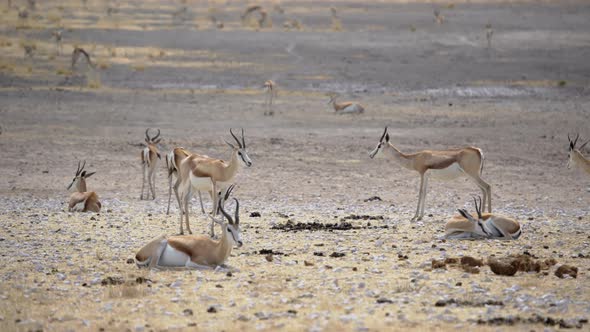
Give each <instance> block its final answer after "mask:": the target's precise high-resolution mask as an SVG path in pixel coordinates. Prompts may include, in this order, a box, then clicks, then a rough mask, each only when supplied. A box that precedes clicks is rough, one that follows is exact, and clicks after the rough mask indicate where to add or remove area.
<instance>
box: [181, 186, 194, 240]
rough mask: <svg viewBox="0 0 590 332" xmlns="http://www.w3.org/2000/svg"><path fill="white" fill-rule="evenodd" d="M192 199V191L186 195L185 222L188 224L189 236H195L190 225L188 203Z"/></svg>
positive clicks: (184, 204)
mask: <svg viewBox="0 0 590 332" xmlns="http://www.w3.org/2000/svg"><path fill="white" fill-rule="evenodd" d="M190 197H191V193H190V191H189V192H188V193H187V194H186V195H185V197H184V203H183V206H184V220H185V222H186V230H187V231H188V233H189V234H193V232H192V231H191V226H190V225H189V223H188V203H189V200H190Z"/></svg>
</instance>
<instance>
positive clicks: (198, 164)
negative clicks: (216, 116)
mask: <svg viewBox="0 0 590 332" xmlns="http://www.w3.org/2000/svg"><path fill="white" fill-rule="evenodd" d="M230 134H231V135H232V137H233V138H234V139H235V141H236V143H237V146H236V145H233V144H231V143H229V142H227V141H225V143H226V144H227V145H228V146H229V147H230V148H231V149H232V154H231V157H230V159H229V161H225V160H221V159H215V158H211V157H208V156H204V155H199V154H191V153H190V152H188V151H186V150H185V149H183V148H176V149H174V150H173V151H172V153H171V154H169V155H168V156H167V163H168V172H169V183H171V181H172V178H171V177H172V175H176V182H175V184H174V186H173V189H174V193H175V195H176V199H177V201H178V206H179V214H180V234H184V229H183V226H182V215H183V213H184V216H185V225H186V229H187V231H188V232H189V234H192V231H191V229H190V225H189V216H188V211H189V201H190V198H191V195H192V193H193V192H195V191H196V192H197V193H198V194H199V198H200V195H201V194H200V192H201V191H204V192H208V193H209V194H210V195H211V198H212V201H213V209H212V215H215V214H216V212H217V211H218V206H219V205H218V203H219V198H218V197H219V193H220V192H221V191H223V190H224V189H226V188H228V187H229V186H230V185H231V184H232V183H233V180H234V178H235V176H236V174H237V173H238V170H239V168H240V164H244V165H246V166H247V167H250V166H252V161H251V160H250V157H249V156H248V152H247V150H246V140H245V139H244V130H243V129H242V139H241V141H240V140H239V139H238V138H237V137H236V135H235V134H234V133H233V131H232V130H231V129H230ZM169 192H170V191H169ZM201 210H202V211H203V212H204V208H203V203H202V200H201ZM211 236H212V237H213V236H215V224H214V223H213V222H211Z"/></svg>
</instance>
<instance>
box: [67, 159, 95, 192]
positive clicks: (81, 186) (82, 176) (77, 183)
mask: <svg viewBox="0 0 590 332" xmlns="http://www.w3.org/2000/svg"><path fill="white" fill-rule="evenodd" d="M84 166H86V160H84V163H83V164H82V167H80V162H79V161H78V168H77V169H76V175H75V176H74V179H73V180H72V182H71V183H70V185H69V186H68V188H67V190H70V188H72V187H74V189H73V191H86V179H87V178H89V177H91V176H92V175H93V174H94V173H96V172H92V173H86V171H85V170H84Z"/></svg>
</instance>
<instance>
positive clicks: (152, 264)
mask: <svg viewBox="0 0 590 332" xmlns="http://www.w3.org/2000/svg"><path fill="white" fill-rule="evenodd" d="M167 244H168V241H167V240H165V239H164V240H162V241H160V245H159V246H158V247H157V248H156V250H155V252H154V254H153V255H152V257H151V259H150V265H149V268H150V269H153V268H154V267H158V263H159V262H160V257H162V253H163V252H164V249H166V245H167Z"/></svg>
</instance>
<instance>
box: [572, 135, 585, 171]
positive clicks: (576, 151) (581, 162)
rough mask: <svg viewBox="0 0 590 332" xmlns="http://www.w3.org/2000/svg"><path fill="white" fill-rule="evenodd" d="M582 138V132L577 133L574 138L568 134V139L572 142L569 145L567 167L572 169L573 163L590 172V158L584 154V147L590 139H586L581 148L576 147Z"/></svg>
mask: <svg viewBox="0 0 590 332" xmlns="http://www.w3.org/2000/svg"><path fill="white" fill-rule="evenodd" d="M579 138H580V134H576V138H574V139H573V140H572V139H571V138H570V135H569V134H568V135H567V139H568V141H569V142H570V146H569V156H568V160H567V168H568V169H570V168H571V167H572V165H574V166H577V167H578V168H580V169H582V170H584V171H585V172H586V173H588V174H590V160H589V159H587V158H586V157H584V155H583V154H582V152H581V151H582V149H584V147H585V146H586V144H588V142H590V140H588V141H586V143H584V144H582V145H581V146H580V147H579V148H576V144H577V143H578V139H579Z"/></svg>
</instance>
